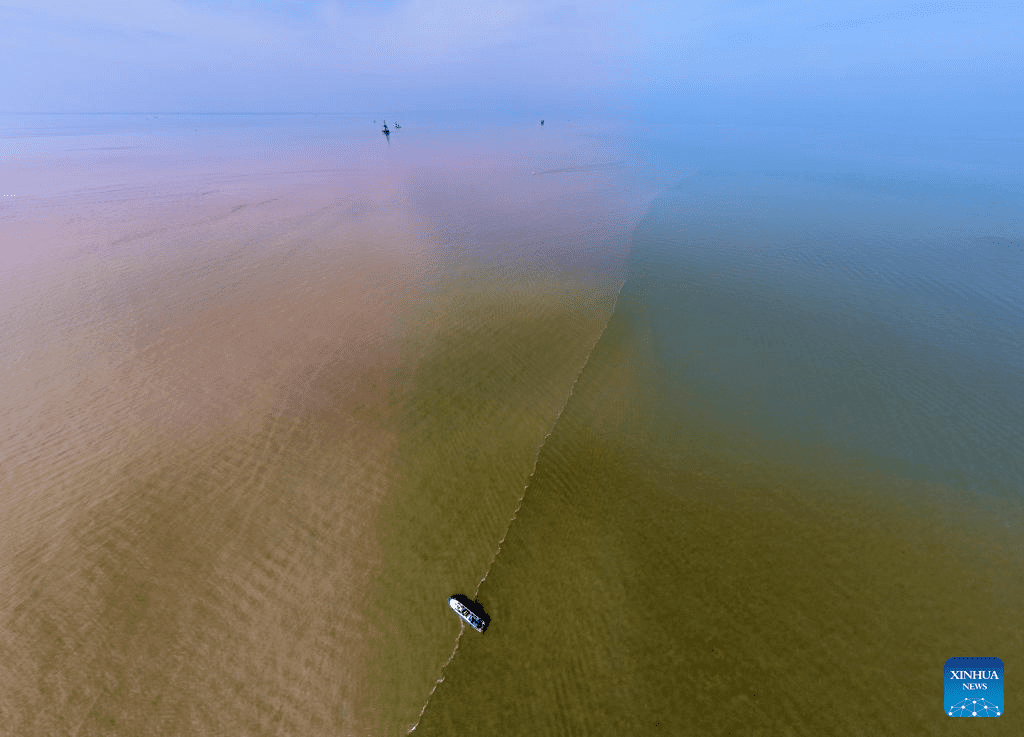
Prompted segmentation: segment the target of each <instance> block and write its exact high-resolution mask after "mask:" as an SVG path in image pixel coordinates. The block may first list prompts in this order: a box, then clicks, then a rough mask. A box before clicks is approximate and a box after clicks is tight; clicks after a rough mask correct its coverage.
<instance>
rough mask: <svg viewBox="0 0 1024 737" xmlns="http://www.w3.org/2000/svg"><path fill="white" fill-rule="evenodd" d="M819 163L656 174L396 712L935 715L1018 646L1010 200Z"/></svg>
mask: <svg viewBox="0 0 1024 737" xmlns="http://www.w3.org/2000/svg"><path fill="white" fill-rule="evenodd" d="M804 163H806V162H804ZM833 163H834V162H833ZM816 165H817V166H818V167H819V170H818V171H817V172H814V171H811V172H810V174H811V175H813V176H811V175H808V172H807V171H806V170H804V171H796V173H795V174H794V172H793V171H792V170H791V171H789V172H785V173H784V174H781V175H780V174H779V172H778V171H775V172H772V171H769V173H768V174H765V173H764V172H760V171H755V172H752V171H749V170H744V168H743V167H739V168H738V169H737V168H736V167H735V165H734V162H730V165H729V166H722V167H719V168H718V169H715V168H713V167H710V166H709V167H708V168H706V169H704V170H702V171H699V172H697V173H696V174H695V175H694V176H691V177H688V178H686V179H684V180H682V181H681V182H680V183H679V184H678V185H677V186H676V187H674V188H673V189H671V190H670V191H668V192H666V193H665V194H664V195H663V196H661V197H660V198H658V199H657V200H656V201H655V202H654V204H653V205H652V207H651V209H650V210H649V212H648V214H647V216H646V217H645V218H644V219H643V221H642V222H641V223H640V225H639V226H638V227H637V229H636V230H635V231H634V239H633V250H632V253H631V257H630V264H629V269H628V272H627V280H626V284H625V287H624V289H623V291H622V294H621V296H620V298H619V300H618V303H617V307H616V311H615V314H614V315H613V317H612V319H611V320H610V322H609V324H608V326H607V328H606V330H605V332H604V333H603V335H602V337H601V340H600V342H599V343H598V345H597V348H596V349H595V351H594V352H593V354H592V355H591V356H590V359H589V361H588V363H587V366H586V369H585V370H584V372H583V374H582V376H581V377H580V380H579V383H578V385H577V386H576V388H575V391H574V392H573V394H572V397H571V399H570V400H569V403H568V405H567V407H566V410H565V412H564V413H563V414H562V415H561V417H560V418H559V420H558V423H557V425H556V426H555V428H554V430H553V432H552V435H551V437H550V438H549V439H548V440H547V442H546V443H545V445H544V446H543V449H542V450H541V454H540V457H539V461H538V465H537V470H536V473H535V476H534V477H533V479H532V481H531V483H530V486H529V488H528V489H527V492H526V496H525V498H524V501H523V505H522V508H521V510H520V511H519V513H518V515H517V517H516V519H515V521H514V522H513V523H512V525H511V527H510V529H509V532H508V536H507V538H506V540H505V542H504V544H503V546H502V548H501V552H500V554H499V555H498V557H497V560H496V562H495V563H494V566H493V568H491V569H490V571H489V573H488V575H487V578H486V581H485V582H484V583H483V585H482V587H481V589H480V592H479V600H480V602H481V603H482V604H483V605H484V606H485V607H486V608H487V611H488V613H489V614H490V615H491V616H492V617H493V622H492V625H491V628H490V629H489V630H488V632H487V633H486V634H485V635H483V636H477V635H475V634H474V633H472V632H466V633H464V634H463V635H462V637H461V638H460V640H459V645H458V648H457V650H456V652H455V655H454V657H453V658H452V660H451V663H450V664H449V665H448V666H447V667H446V668H445V670H444V680H443V682H442V683H441V684H440V685H439V687H438V688H437V690H436V692H435V693H434V694H433V696H432V697H431V698H430V700H429V703H428V705H427V708H426V710H425V713H424V715H423V718H422V720H421V722H420V724H419V726H418V728H417V734H424V735H435V734H436V735H445V734H460V733H481V734H492V735H535V734H544V735H573V734H580V735H596V734H607V735H622V734H638V735H639V734H658V733H659V730H660V733H664V734H695V735H696V734H699V735H707V734H723V735H725V734H765V735H768V734H807V735H813V734H945V733H947V732H949V733H951V732H952V730H954V729H956V726H955V724H953V723H952V722H950V720H949V719H948V717H946V716H945V714H944V713H943V712H942V698H943V697H942V678H943V663H944V662H945V660H946V659H947V658H948V657H951V656H953V655H954V654H958V653H963V654H968V653H970V654H976V655H979V656H982V655H996V656H997V657H1001V658H1002V659H1003V661H1004V662H1006V663H1011V662H1019V660H1020V658H1021V657H1022V655H1024V637H1022V635H1021V633H1020V630H1019V627H1018V623H1019V621H1020V612H1024V589H1022V587H1020V586H1019V583H1018V582H1019V581H1021V580H1022V576H1024V551H1022V548H1021V540H1022V539H1024V524H1022V522H1024V513H1022V508H1021V498H1020V489H1021V479H1022V475H1021V474H1022V466H1021V461H1020V454H1019V449H1020V447H1022V442H1021V441H1022V432H1024V393H1021V392H1020V387H1021V382H1020V378H1021V367H1022V366H1024V354H1022V350H1021V343H1020V340H1019V336H1020V335H1021V334H1022V332H1021V328H1022V325H1024V323H1022V312H1021V309H1020V306H1021V300H1020V296H1021V292H1020V287H1019V284H1020V282H1019V281H1017V280H1016V278H1017V277H1019V276H1020V275H1021V261H1020V250H1019V249H1016V250H1015V249H1013V248H1012V246H1013V244H1014V243H1017V242H1019V240H1020V231H1019V225H1020V221H1019V218H1018V217H1017V216H1016V215H1015V214H1014V211H1013V210H1012V208H1008V207H1007V206H1008V204H1009V203H1010V199H1008V198H1007V197H1006V192H1005V191H999V190H998V188H995V193H994V194H993V190H992V188H986V187H982V186H980V184H979V181H977V180H975V181H973V182H970V181H969V182H967V183H966V184H965V183H964V182H963V181H962V180H957V179H950V177H948V176H945V175H944V174H942V173H941V172H939V173H933V174H932V175H931V176H928V177H925V178H924V179H922V178H921V177H920V176H918V177H917V178H914V177H913V176H909V175H908V174H907V172H900V171H895V172H892V171H890V172H888V177H889V178H888V180H885V181H887V184H886V186H875V185H878V184H879V180H880V179H884V177H883V176H882V174H885V172H884V171H883V172H882V174H879V173H878V172H872V171H868V172H867V173H865V170H864V169H861V170H860V171H859V173H858V176H854V177H852V178H851V177H845V176H843V175H842V170H841V167H840V166H839V165H835V168H836V169H838V170H839V174H838V175H837V174H836V173H835V171H830V170H829V169H828V168H827V167H825V166H824V165H822V164H821V162H818V163H817V164H816ZM794 168H795V167H794ZM808 182H810V184H808ZM982 184H984V182H983V183H982ZM988 184H991V182H989V183H988ZM981 200H984V201H985V202H986V203H991V205H993V206H994V207H991V208H990V209H989V210H988V211H987V215H986V220H985V222H984V223H983V224H977V222H976V221H971V220H969V219H968V217H967V215H968V214H969V213H971V212H973V211H975V210H977V209H978V208H979V207H980V204H981ZM968 226H973V227H968ZM985 232H994V233H1001V235H1000V236H998V237H989V238H985V237H983V236H982V234H983V233H985ZM1015 239H1016V240H1015ZM1006 698H1007V704H1005V705H1004V708H1005V714H1004V716H1003V717H1001V718H1000V721H999V722H997V723H996V724H994V725H992V726H991V727H990V729H993V730H995V732H994V733H998V734H1017V733H1018V732H1019V731H1020V721H1019V717H1017V716H1015V715H1016V714H1017V713H1019V711H1020V709H1021V708H1022V707H1024V702H1022V701H1021V698H1020V691H1019V690H1015V689H1014V688H1012V686H1010V685H1008V686H1007V689H1006Z"/></svg>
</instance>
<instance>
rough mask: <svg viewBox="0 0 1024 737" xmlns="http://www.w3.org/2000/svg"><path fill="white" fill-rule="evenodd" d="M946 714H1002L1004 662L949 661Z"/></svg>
mask: <svg viewBox="0 0 1024 737" xmlns="http://www.w3.org/2000/svg"><path fill="white" fill-rule="evenodd" d="M944 680H945V682H946V696H945V702H944V703H945V705H946V715H947V716H951V717H998V716H1002V715H1003V661H1002V660H1000V659H999V658H950V659H949V660H947V661H946V673H945V676H944Z"/></svg>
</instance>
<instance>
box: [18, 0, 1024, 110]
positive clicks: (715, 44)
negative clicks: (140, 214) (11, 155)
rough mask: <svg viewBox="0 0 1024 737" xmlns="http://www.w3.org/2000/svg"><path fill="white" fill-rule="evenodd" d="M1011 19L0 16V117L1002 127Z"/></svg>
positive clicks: (866, 8)
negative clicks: (692, 109) (801, 120)
mask: <svg viewBox="0 0 1024 737" xmlns="http://www.w3.org/2000/svg"><path fill="white" fill-rule="evenodd" d="M1022 19H1024V10H1022V3H1021V2H931V3H927V2H926V3H910V4H900V3H898V2H897V3H892V2H864V1H863V0H861V1H859V2H851V1H849V0H831V1H830V2H817V3H807V2H785V1H784V2H758V1H757V0H745V1H744V0H701V1H700V2H689V1H688V0H680V1H675V2H666V1H664V0H632V1H631V2H609V1H607V0H589V1H587V2H572V1H568V2H561V1H559V0H544V1H538V2H534V1H533V0H481V2H470V1H469V0H355V1H354V2H343V1H341V0H311V1H310V2H299V1H298V0H255V1H252V2H243V1H241V0H91V1H90V2H83V1H82V0H53V1H50V2H47V1H46V0H0V60H2V61H3V65H4V69H3V73H2V74H0V111H8V112H10V111H55V112H56V111H181V112H202V111H224V112H228V111H233V112H269V111H325V112H326V111H332V112H346V111H353V112H355V111H367V110H383V109H391V110H406V109H413V108H442V109H443V108H450V107H459V108H473V107H478V106H479V107H481V108H490V109H494V108H510V109H518V110H523V111H526V110H533V109H536V110H538V111H543V110H544V109H546V108H550V107H552V106H563V107H565V108H566V109H571V108H572V107H573V106H577V105H578V106H584V105H595V106H598V107H600V106H603V105H612V106H630V105H632V104H634V103H636V104H641V103H645V102H646V103H649V102H651V101H666V102H667V103H671V102H675V103H679V104H683V103H692V102H693V101H699V100H700V99H704V98H708V99H711V98H715V99H717V98H722V99H731V100H733V102H735V103H736V104H744V103H743V102H742V101H744V100H750V101H751V103H750V104H767V103H770V102H773V101H775V102H777V101H780V100H786V101H790V102H795V103H800V102H820V101H822V100H825V101H828V100H836V99H847V100H849V99H858V100H865V99H871V98H879V99H882V98H885V99H889V100H900V99H909V98H914V99H919V100H925V101H928V100H932V101H936V102H937V103H941V104H940V105H939V106H940V107H942V106H943V105H945V106H946V107H949V106H954V107H955V106H956V105H957V104H959V102H960V101H964V103H965V104H967V101H968V100H973V99H982V98H986V99H989V100H990V101H991V100H995V101H996V103H997V105H996V106H997V107H998V103H999V102H1000V101H1002V103H1004V107H1005V106H1007V105H1008V106H1011V107H1012V106H1013V105H1015V104H1018V103H1017V102H1016V100H1017V98H1019V97H1021V96H1022V87H1021V84H1020V83H1021V81H1022V79H1024V73H1022V62H1021V59H1022V58H1024V53H1022V52H1021V46H1020V38H1021V37H1024V23H1022ZM737 101H739V102H737ZM1011 101H1012V102H1011Z"/></svg>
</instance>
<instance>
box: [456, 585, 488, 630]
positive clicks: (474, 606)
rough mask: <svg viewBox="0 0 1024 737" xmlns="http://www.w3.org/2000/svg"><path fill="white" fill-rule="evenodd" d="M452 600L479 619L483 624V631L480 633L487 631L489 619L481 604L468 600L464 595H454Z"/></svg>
mask: <svg viewBox="0 0 1024 737" xmlns="http://www.w3.org/2000/svg"><path fill="white" fill-rule="evenodd" d="M452 598H453V599H455V601H457V602H459V603H460V604H462V606H464V607H466V609H468V610H469V611H471V612H473V614H475V615H476V616H478V617H480V620H481V621H482V622H483V630H481V631H483V632H486V631H487V628H488V627H490V626H491V617H490V615H489V614H488V613H487V612H486V611H484V607H483V604H481V603H480V602H479V601H476V600H474V599H470V598H469V597H468V596H466V595H465V594H454V595H452Z"/></svg>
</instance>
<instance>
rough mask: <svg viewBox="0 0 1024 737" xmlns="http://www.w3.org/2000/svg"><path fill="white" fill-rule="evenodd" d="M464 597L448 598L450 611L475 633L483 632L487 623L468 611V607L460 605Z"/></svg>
mask: <svg viewBox="0 0 1024 737" xmlns="http://www.w3.org/2000/svg"><path fill="white" fill-rule="evenodd" d="M465 598H466V597H464V596H449V597H448V606H450V607H451V608H452V611H453V612H455V613H456V614H458V615H459V617H460V618H461V619H462V621H463V622H465V623H466V624H468V625H469V626H470V627H472V628H473V629H475V630H476V631H477V632H483V631H484V630H485V629H487V622H485V621H484V620H483V618H482V617H480V616H479V615H478V614H476V613H474V612H473V611H471V610H470V608H469V607H468V606H466V605H465V604H463V603H462V601H460V599H465Z"/></svg>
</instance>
